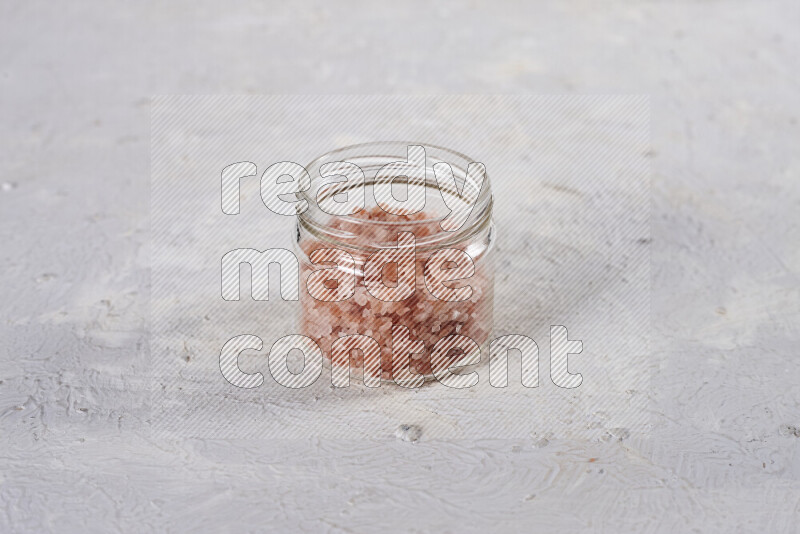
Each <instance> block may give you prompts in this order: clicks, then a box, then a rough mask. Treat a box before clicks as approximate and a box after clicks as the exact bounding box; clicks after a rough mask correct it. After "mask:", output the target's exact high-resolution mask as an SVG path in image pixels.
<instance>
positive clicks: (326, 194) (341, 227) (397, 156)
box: [298, 141, 492, 248]
mask: <svg viewBox="0 0 800 534" xmlns="http://www.w3.org/2000/svg"><path fill="white" fill-rule="evenodd" d="M410 146H412V147H420V146H421V147H423V148H424V157H425V161H424V166H422V168H424V188H423V190H424V194H425V200H424V204H425V205H424V208H423V209H422V210H420V211H417V212H416V213H410V214H407V215H404V214H393V213H390V212H387V211H386V210H383V209H381V207H380V206H379V205H378V202H377V201H376V199H375V184H376V182H377V174H378V173H379V172H380V171H381V169H383V168H384V166H386V165H389V164H395V163H398V164H400V165H402V164H404V162H406V161H407V158H408V157H409V155H410V153H409V147H410ZM337 162H344V164H343V165H338V163H337ZM400 162H403V163H400ZM470 163H473V160H471V159H470V158H468V157H467V156H465V155H463V154H460V153H458V152H455V151H453V150H449V149H446V148H442V147H437V146H434V145H426V144H423V143H413V142H396V141H392V142H376V143H365V144H360V145H353V146H348V147H344V148H340V149H337V150H334V151H332V152H328V153H327V154H324V155H322V156H320V157H318V158H317V159H315V160H314V161H313V162H312V163H310V164H309V165H308V166H307V167H306V170H307V171H308V172H309V175H310V177H311V188H310V189H308V190H306V191H304V192H303V193H301V194H300V198H301V199H304V200H306V201H307V202H308V208H307V209H306V211H305V212H303V213H302V214H300V215H299V216H298V226H299V227H301V228H306V229H308V230H309V231H311V232H313V233H314V234H316V235H317V236H318V237H320V238H322V239H325V240H327V241H330V242H334V243H340V244H344V245H347V246H353V244H354V243H353V242H354V241H355V240H357V239H358V238H359V236H361V237H362V238H363V234H364V233H365V232H367V231H368V232H369V234H370V236H371V237H373V238H375V239H373V240H372V242H371V243H368V244H367V245H368V248H374V247H377V248H381V247H382V246H383V244H384V242H387V243H391V242H392V241H396V236H397V233H398V232H402V231H410V232H412V233H414V234H415V235H416V236H417V237H418V239H420V244H422V245H423V246H424V244H425V243H428V244H431V243H433V242H435V243H436V244H437V246H440V245H441V244H442V243H443V242H453V241H459V240H461V239H464V237H465V236H467V235H470V234H472V233H473V232H474V231H476V229H479V228H481V227H483V226H484V225H488V224H489V222H490V220H491V208H492V195H491V186H490V182H489V177H488V175H487V174H484V175H483V176H482V179H483V181H482V184H481V189H480V192H479V193H478V194H477V197H475V198H474V199H472V202H471V206H469V205H468V204H467V203H468V202H469V201H468V200H465V196H466V195H464V196H462V195H460V192H461V193H464V191H465V188H464V187H465V182H466V180H467V171H468V168H469V165H470ZM437 164H447V166H448V167H449V170H450V171H451V172H452V177H450V176H449V175H445V174H443V173H442V170H443V169H446V168H445V167H439V168H438V169H435V168H434V167H435V166H436V165H437ZM326 165H327V167H325V169H323V167H324V166H326ZM344 165H348V166H350V168H352V166H353V165H354V166H357V167H358V169H360V170H361V171H363V180H364V181H363V184H362V183H360V182H358V183H355V184H354V185H351V181H350V180H349V179H348V180H346V181H345V175H344V171H342V175H338V176H337V175H336V172H339V171H336V169H337V168H339V167H341V168H342V169H344V168H345V167H344ZM437 170H438V171H439V175H438V176H437ZM321 171H323V172H322V173H321ZM322 174H325V175H326V177H324V178H323V176H322ZM437 178H438V179H437ZM337 183H340V184H342V185H341V186H337V185H336V184H337ZM456 188H457V189H456ZM391 190H392V196H393V197H394V199H395V200H397V201H399V202H403V201H405V200H406V199H407V195H408V191H409V187H408V178H407V177H405V176H400V177H399V179H398V180H393V181H392V184H391ZM362 194H363V195H364V199H363V206H364V208H363V209H361V210H359V211H358V212H356V213H347V214H342V215H336V214H331V213H328V212H327V211H324V210H323V209H321V207H320V205H319V203H320V202H321V201H327V202H328V205H330V204H331V203H332V202H331V200H333V201H334V202H337V203H343V202H345V200H344V198H346V199H348V200H349V199H350V198H351V197H350V195H354V196H356V198H357V199H358V200H360V195H362ZM404 195H405V196H404ZM465 206H466V209H467V210H469V216H468V217H467V218H466V221H464V222H463V224H461V225H460V227H459V228H457V229H456V230H455V231H446V230H444V229H443V228H442V225H441V223H442V221H443V220H445V219H446V218H447V217H448V216H450V214H451V212H452V211H453V209H452V208H455V207H460V208H462V209H464V208H465ZM329 211H330V210H329ZM361 245H365V244H364V243H361Z"/></svg>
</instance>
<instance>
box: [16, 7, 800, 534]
mask: <svg viewBox="0 0 800 534" xmlns="http://www.w3.org/2000/svg"><path fill="white" fill-rule="evenodd" d="M799 22H800V5H798V4H797V2H794V1H790V0H781V1H770V2H729V3H722V2H680V3H671V4H667V3H665V2H647V3H638V4H634V3H632V2H613V3H610V4H608V5H607V7H605V8H603V9H601V8H600V7H598V6H597V5H595V4H594V3H590V2H579V3H572V4H570V5H569V6H567V5H563V6H562V5H560V4H557V3H555V2H553V3H546V4H539V5H536V6H530V5H528V4H525V3H522V2H520V3H509V6H508V7H507V8H505V9H503V8H501V7H500V6H498V5H497V3H492V4H489V5H487V6H485V7H482V6H481V4H479V3H471V4H463V5H462V4H455V3H447V4H442V5H437V6H434V5H432V4H431V3H418V4H414V3H394V4H392V5H387V6H385V7H383V8H377V7H371V8H364V7H360V6H359V5H356V4H355V3H352V4H350V3H341V4H338V5H336V6H334V5H332V3H330V2H328V3H323V2H320V3H318V4H314V5H312V4H302V5H293V7H291V8H290V7H288V6H287V5H285V4H277V3H276V4H269V3H267V4H260V3H255V2H231V3H228V4H227V5H226V7H224V8H221V7H211V6H210V5H208V4H205V3H197V2H192V3H190V2H185V3H174V4H172V5H170V6H160V7H157V6H156V3H155V2H153V3H145V2H139V3H133V2H131V3H127V4H119V5H116V4H115V5H111V4H100V3H91V2H73V3H70V4H69V5H66V4H65V5H63V6H60V7H58V8H54V7H53V6H52V5H48V4H46V3H44V2H6V3H4V4H3V7H2V22H0V24H1V25H2V27H1V30H2V31H0V43H2V47H0V57H2V62H1V63H0V67H1V69H2V73H0V74H1V76H2V77H1V78H0V84H1V85H0V87H2V96H3V98H2V99H0V110H2V111H0V116H2V117H3V120H2V125H0V135H2V145H1V146H2V148H0V150H2V158H0V169H2V177H0V181H2V182H3V187H2V189H1V190H0V210H2V211H1V212H0V213H1V214H2V229H1V230H0V231H1V232H2V258H3V275H4V281H3V285H2V287H3V296H4V298H3V301H2V304H0V310H2V311H1V312H0V317H1V318H2V324H0V336H1V339H2V340H3V341H2V348H3V356H2V360H0V381H1V382H0V439H1V440H2V450H0V530H2V531H11V532H36V531H54V532H78V531H80V532H114V531H126V532H130V531H135V532H147V531H174V532H180V531H190V530H206V531H212V532H220V531H231V532H233V531H259V530H270V529H271V530H275V531H283V532H286V531H292V530H293V531H297V530H301V531H309V532H317V531H330V532H349V531H352V532H364V531H375V530H378V529H379V528H384V527H394V529H395V530H399V531H417V532H427V531H430V532H448V531H452V532H472V531H474V532H489V531H525V532H530V531H537V530H545V529H546V530H559V529H560V530H563V531H600V532H630V531H637V532H642V531H644V532H650V531H660V532H687V531H692V530H696V531H703V532H736V531H745V532H751V531H759V532H794V531H797V530H798V526H797V522H798V516H800V438H799V437H798V436H797V434H800V432H796V431H795V430H794V429H793V427H797V426H800V363H799V362H800V360H798V358H797V352H796V351H797V341H798V334H799V331H798V322H800V321H798V319H800V304H799V303H800V291H798V282H800V274H799V273H798V270H799V266H800V247H798V243H799V242H800V232H799V230H798V226H799V225H800V223H799V222H798V217H799V216H798V212H800V156H798V146H799V144H798V140H799V138H800V135H798V124H797V123H798V119H800V117H799V115H800V109H798V108H799V107H800V106H798V98H797V92H798V88H800V75H798V72H800V56H798V54H797V50H798V49H800V47H799V46H798V45H800V34H798V33H797V31H796V29H797V27H798V23H799ZM420 91H421V92H498V93H504V92H515V93H548V92H565V91H568V92H569V91H575V92H584V93H592V92H624V93H649V94H651V105H652V109H653V116H652V125H653V148H654V153H653V160H652V165H653V171H654V172H653V224H652V234H653V240H652V244H651V247H652V260H653V337H654V341H653V346H652V354H651V356H652V358H653V360H654V361H655V362H657V371H656V373H655V375H654V376H653V378H652V390H651V391H650V392H649V395H650V397H651V400H652V419H653V421H654V429H653V432H652V435H651V436H650V438H649V439H641V440H637V439H633V438H629V437H628V438H626V437H625V436H624V435H620V436H618V438H622V439H621V440H619V439H615V440H609V441H575V440H569V439H566V438H559V437H558V436H554V437H552V438H551V439H549V441H548V440H540V439H534V438H531V439H528V440H523V439H521V440H519V441H513V442H512V441H501V440H488V441H487V440H481V441H447V442H436V441H426V440H425V434H424V429H423V433H422V435H421V437H420V439H419V440H418V441H417V442H408V441H404V440H402V439H398V438H397V437H395V435H394V429H388V430H387V434H386V436H385V437H376V438H375V439H374V440H360V441H357V442H352V441H351V442H343V441H331V440H315V439H310V440H303V441H299V442H297V441H295V442H280V441H273V442H266V441H263V440H257V441H256V440H253V441H241V440H235V441H234V440H204V439H173V440H165V439H155V438H153V437H152V436H150V435H149V434H148V431H147V428H148V424H147V417H148V414H149V399H148V397H147V395H145V394H143V393H142V391H143V390H145V386H146V373H147V358H146V354H147V349H148V347H147V337H148V336H147V302H146V299H145V297H146V294H147V287H148V286H147V284H148V276H147V254H146V243H147V229H148V222H147V217H148V188H147V182H148V174H149V144H148V135H149V130H148V128H149V126H148V125H149V109H148V105H149V104H148V103H149V99H148V97H149V95H151V94H154V93H176V92H186V93H230V92H248V93H259V92H265V93H276V92H290V93H324V92H420ZM593 459H594V460H593Z"/></svg>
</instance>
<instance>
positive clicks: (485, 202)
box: [298, 141, 492, 228]
mask: <svg viewBox="0 0 800 534" xmlns="http://www.w3.org/2000/svg"><path fill="white" fill-rule="evenodd" d="M413 145H416V146H422V147H423V148H425V149H434V150H436V151H441V152H445V153H448V154H450V155H452V156H455V157H457V158H460V159H461V160H463V162H464V166H463V167H464V170H466V166H467V165H468V164H469V162H473V161H474V160H472V159H471V158H469V157H468V156H466V155H465V154H463V153H461V152H458V151H456V150H452V149H450V148H446V147H443V146H439V145H434V144H430V143H421V142H413V141H370V142H368V143H357V144H353V145H347V146H343V147H340V148H337V149H334V150H331V151H330V152H326V153H324V154H322V155H320V156H317V157H316V158H314V159H313V160H312V161H311V163H309V164H308V165H306V166H305V168H306V169H314V168H317V167H321V166H322V162H323V161H324V160H326V159H328V160H330V161H347V160H348V159H357V158H370V157H371V158H381V157H386V158H389V157H391V158H395V157H401V156H397V155H394V154H382V153H380V152H379V151H378V152H375V153H364V154H361V155H359V156H354V157H351V158H344V159H342V160H337V159H334V158H335V157H336V155H338V154H343V153H347V152H349V151H354V150H359V149H366V148H370V147H376V148H377V147H400V146H403V147H408V146H413ZM426 159H427V152H426ZM447 163H449V164H450V165H451V166H452V165H453V163H452V162H449V161H448V162H447ZM426 172H427V166H426ZM312 180H313V177H312ZM490 183H491V182H490V180H489V174H488V172H487V173H486V175H485V178H484V182H483V185H482V187H481V191H480V193H479V194H478V198H477V199H475V205H474V206H473V210H480V209H482V208H484V207H488V208H489V209H488V210H487V212H488V214H489V216H491V215H490V214H491V207H492V195H491V186H490ZM308 192H309V190H305V191H303V192H301V193H299V197H300V198H301V199H303V200H306V201H307V202H308V205H309V208H308V209H306V210H305V211H304V212H303V213H300V214H299V215H298V217H299V218H301V219H303V220H304V221H305V222H306V223H309V224H311V225H312V226H316V227H320V228H324V227H327V226H328V225H327V224H324V223H323V222H322V221H320V220H319V219H317V218H315V217H313V216H312V214H311V212H312V211H313V210H312V206H314V207H315V208H316V209H318V210H319V207H318V206H316V199H312V198H311V197H310V195H309V194H308ZM320 211H322V210H320ZM359 213H360V212H359ZM447 216H448V214H445V215H442V216H438V217H430V218H425V219H417V220H406V221H376V220H368V219H364V218H361V217H357V216H354V215H334V217H336V218H337V219H338V220H341V221H345V222H347V223H349V224H353V225H361V224H368V225H371V226H380V227H385V228H392V227H400V226H406V227H415V226H424V225H429V224H431V223H435V222H441V221H442V220H444V219H445V218H447ZM481 218H483V217H481Z"/></svg>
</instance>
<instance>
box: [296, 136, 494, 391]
mask: <svg viewBox="0 0 800 534" xmlns="http://www.w3.org/2000/svg"><path fill="white" fill-rule="evenodd" d="M306 169H307V170H308V172H309V174H310V176H311V188H310V189H308V190H306V191H304V192H302V193H300V198H301V199H304V200H306V201H307V204H308V209H306V210H305V211H303V212H302V213H301V214H300V215H298V217H297V226H296V235H295V253H296V255H297V257H298V259H299V260H300V276H301V279H302V280H306V286H307V291H301V295H300V301H301V302H300V316H299V321H298V322H299V332H300V333H301V334H303V335H305V336H308V337H309V338H311V339H313V340H314V341H315V342H316V343H317V344H318V345H319V346H320V348H321V349H322V351H323V354H324V357H325V362H326V364H327V365H329V366H330V367H331V369H332V371H333V378H334V385H347V384H348V383H349V379H348V378H347V377H348V376H349V373H350V372H351V370H352V373H353V375H354V376H355V377H357V378H360V379H362V380H364V383H365V384H367V385H371V386H374V385H376V384H379V382H380V381H381V380H383V381H390V380H393V381H395V382H397V383H398V384H400V385H408V384H413V385H419V383H420V381H421V380H424V379H430V378H432V377H433V375H434V374H436V371H437V369H439V368H449V367H451V366H455V365H457V364H458V363H459V362H461V361H466V360H467V357H468V356H472V357H473V358H474V356H475V354H468V353H469V352H473V351H472V349H469V348H468V347H474V348H475V349H478V348H479V347H485V346H486V345H487V344H488V341H489V337H490V335H491V331H492V326H493V298H494V266H493V260H492V256H493V254H492V248H493V247H492V244H493V241H494V225H493V223H492V194H491V187H490V183H489V179H488V176H487V175H486V173H485V169H484V168H483V166H482V165H481V164H475V163H474V161H473V160H471V159H469V158H467V157H466V156H464V155H462V154H459V153H458V152H454V151H452V150H448V149H445V148H441V147H435V146H431V145H421V144H419V143H403V142H380V143H368V144H362V145H354V146H350V147H345V148H341V149H339V150H335V151H333V152H329V153H327V154H325V155H323V156H321V157H319V158H317V159H316V160H314V161H313V162H312V163H311V164H309V165H308V166H307V167H306ZM417 186H419V187H417ZM422 192H424V198H422V199H421V198H420V196H419V195H420V194H421V193H422ZM389 197H391V198H389ZM423 204H424V206H422V205H423ZM420 208H421V209H420ZM379 260H384V261H379ZM437 343H438V345H437ZM434 349H435V350H434ZM484 352H485V351H484ZM469 361H470V362H474V361H475V360H474V359H471V360H469ZM412 387H413V386H412Z"/></svg>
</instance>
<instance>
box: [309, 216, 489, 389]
mask: <svg viewBox="0 0 800 534" xmlns="http://www.w3.org/2000/svg"><path fill="white" fill-rule="evenodd" d="M392 217H395V216H392V215H389V214H387V213H385V212H384V211H383V210H381V209H380V208H378V207H375V208H372V209H370V210H366V211H365V212H362V214H361V216H360V218H362V219H363V220H366V221H376V222H381V221H387V220H390V218H392ZM426 218H427V217H426V215H425V214H424V213H417V214H414V215H410V216H406V217H405V219H406V220H409V221H424V220H425V219H426ZM438 224H439V223H438V221H435V220H431V221H430V222H424V223H419V222H417V223H416V224H414V225H413V228H412V229H411V231H413V233H414V235H415V237H416V239H417V242H419V239H420V238H422V237H425V236H428V235H431V234H432V233H437V232H440V231H441V230H440V229H439V226H438ZM331 226H332V228H334V229H338V230H345V231H350V232H353V231H354V230H357V231H358V232H359V236H360V241H359V245H360V247H364V248H366V250H365V249H364V248H356V247H352V248H348V247H344V246H342V245H335V247H336V248H340V249H342V250H345V251H347V252H348V253H350V254H351V255H352V256H353V259H354V260H355V264H356V268H355V272H356V286H355V294H354V295H353V296H352V297H350V298H349V299H347V300H343V301H339V302H324V301H320V300H316V299H314V298H313V297H311V296H310V295H309V294H307V293H306V292H303V294H302V295H301V314H300V333H302V334H303V335H306V336H308V337H310V338H312V339H313V340H314V341H315V342H317V343H318V344H319V346H320V348H322V350H323V353H324V354H325V358H326V359H327V360H328V362H329V363H330V364H331V365H332V366H347V365H348V364H350V365H351V368H352V369H355V370H356V374H357V375H358V374H359V373H363V367H364V354H363V352H362V351H360V350H351V351H350V354H340V355H338V356H337V357H336V359H335V361H331V358H332V356H331V344H332V343H333V342H334V341H335V340H336V339H338V338H339V337H342V336H346V335H352V334H364V335H368V336H370V337H372V338H373V339H375V340H376V341H377V342H378V344H379V345H380V350H381V378H382V379H383V380H391V379H392V376H393V373H392V326H393V325H399V326H405V327H407V328H408V329H409V330H410V335H411V340H412V341H418V340H419V341H422V342H423V343H424V344H425V352H423V353H421V354H412V355H411V358H410V370H411V372H412V373H416V374H422V375H425V376H430V375H431V349H432V348H433V346H434V345H435V344H436V342H437V341H438V340H439V339H441V338H443V337H445V336H448V335H450V334H460V335H463V336H467V337H469V338H471V339H472V340H473V341H475V342H476V343H477V344H478V346H483V344H484V343H485V342H486V341H487V340H488V338H489V335H490V333H491V330H492V311H493V310H492V309H493V306H492V299H493V287H494V280H493V277H494V272H493V267H492V265H491V262H490V261H488V258H486V257H474V256H473V257H472V260H473V262H474V266H475V274H474V275H473V276H471V277H470V278H468V279H465V280H462V281H454V282H453V283H451V284H448V285H449V286H450V287H463V286H465V285H469V286H470V287H471V288H472V295H471V296H470V298H469V299H468V300H466V301H463V302H447V301H443V300H439V299H437V298H436V297H434V296H433V295H432V294H431V293H430V291H429V290H428V289H427V287H426V285H425V279H424V274H423V273H424V265H425V262H426V261H427V260H428V258H429V257H430V255H431V254H432V253H433V252H436V250H439V249H434V250H419V248H417V250H416V273H415V278H416V282H415V287H416V290H415V291H414V293H413V295H412V296H411V297H409V298H407V299H405V300H402V301H399V302H384V301H381V300H379V299H376V298H375V297H374V296H372V295H371V294H370V293H369V292H368V291H367V289H366V286H365V284H364V275H363V266H364V263H365V261H366V260H367V258H368V257H369V255H370V254H372V253H373V252H374V251H375V250H377V248H372V249H369V246H370V244H373V243H376V242H378V241H381V240H383V238H384V237H385V233H386V227H385V225H380V224H375V225H369V224H358V225H354V224H353V223H352V222H348V221H344V220H335V221H334V222H333V223H332V225H331ZM378 226H382V228H380V230H379V229H377V228H376V227H378ZM468 244H469V243H466V242H459V243H456V244H449V245H447V246H446V247H442V248H457V249H460V250H466V247H467V245H468ZM332 246H333V245H331V243H329V242H323V241H320V240H319V239H316V238H313V237H311V236H307V237H306V238H304V239H302V240H301V242H300V243H299V247H300V249H301V250H302V251H303V253H304V255H305V256H306V258H304V261H301V279H303V280H307V279H308V276H309V274H310V273H311V272H313V271H315V270H318V269H320V268H321V267H320V266H319V265H313V264H311V263H310V262H309V261H308V260H307V257H308V255H309V254H311V252H312V251H314V250H317V249H322V248H331V247H332ZM483 256H486V254H485V252H484V254H483ZM383 280H384V283H385V284H386V285H388V286H393V285H394V284H396V283H397V266H396V264H391V263H390V264H389V265H387V266H386V268H385V270H384V279H383ZM401 356H402V357H406V355H404V354H403V355H398V357H401ZM463 357H464V354H463V352H461V351H458V350H457V349H451V350H450V351H449V354H447V355H446V360H447V361H449V362H450V364H449V365H453V364H456V363H457V362H458V361H459V359H460V358H463ZM348 359H349V362H348Z"/></svg>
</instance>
